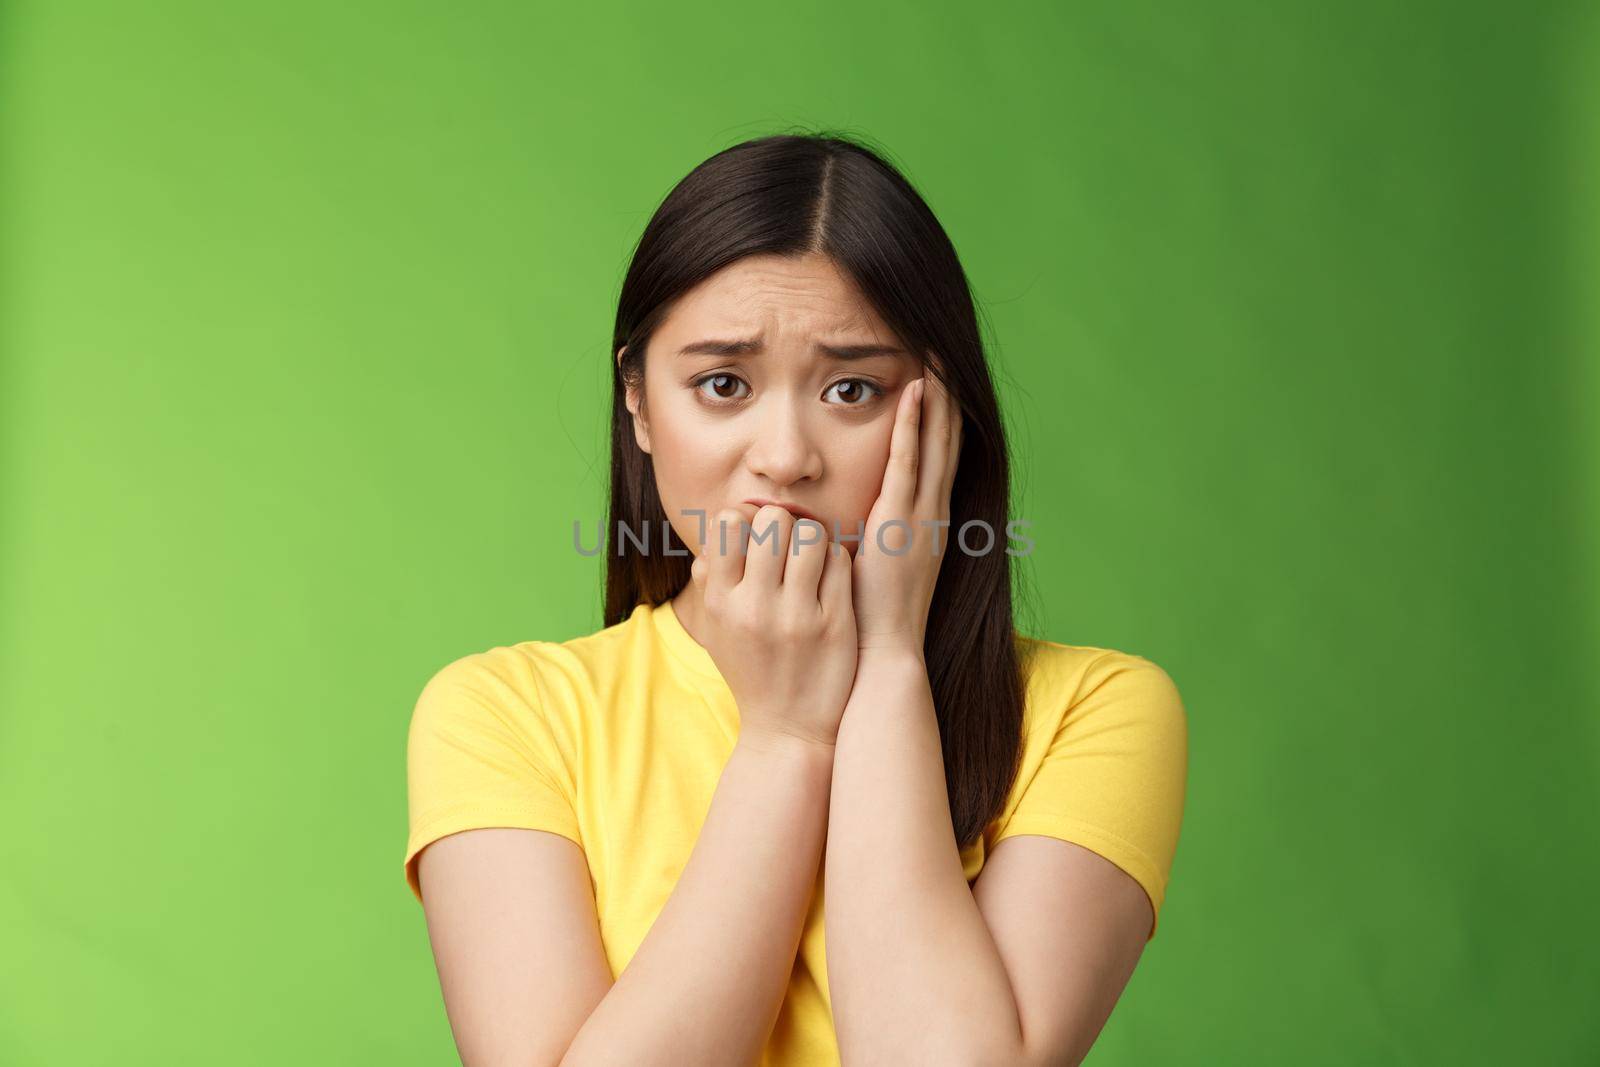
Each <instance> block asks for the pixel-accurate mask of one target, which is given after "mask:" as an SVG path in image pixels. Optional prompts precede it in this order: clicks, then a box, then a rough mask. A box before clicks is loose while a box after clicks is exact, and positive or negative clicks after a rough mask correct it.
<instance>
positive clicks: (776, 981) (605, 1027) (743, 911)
mask: <svg viewBox="0 0 1600 1067" xmlns="http://www.w3.org/2000/svg"><path fill="white" fill-rule="evenodd" d="M832 774H833V748H832V747H831V746H825V745H821V744H817V743H813V742H809V741H800V740H791V739H770V740H769V739H767V738H764V737H763V738H759V739H758V738H756V737H754V736H741V738H740V740H739V742H738V743H737V744H736V745H735V746H734V750H733V754H732V755H731V756H730V757H729V758H728V762H727V764H726V765H725V766H724V768H723V771H722V777H721V779H720V780H719V781H718V783H717V789H716V793H715V794H714V795H713V796H712V800H711V806H710V808H709V810H708V811H707V813H706V819H705V822H704V824H703V825H702V827H701V829H700V836H699V838H698V839H697V840H696V842H695V845H694V849H693V851H692V852H691V853H690V855H689V860H688V862H687V863H686V864H685V866H684V869H683V873H682V874H681V875H680V876H679V879H678V884H677V885H676V887H674V889H673V891H672V894H671V895H670V896H669V897H668V898H667V902H666V904H665V905H664V906H663V907H662V909H661V913H660V914H659V915H658V916H657V917H656V920H655V922H654V923H653V924H652V925H651V927H650V931H649V933H648V934H646V936H645V939H644V941H643V942H642V943H641V944H640V946H639V948H638V951H637V952H635V954H634V956H633V958H632V959H631V960H629V962H628V965H627V966H626V967H625V968H624V969H623V971H622V973H621V974H620V975H618V977H617V980H616V982H615V983H614V984H613V985H612V987H611V989H610V990H609V991H608V992H607V993H606V995H605V997H604V998H603V999H602V1000H601V1001H600V1003H599V1004H598V1005H597V1006H596V1007H595V1009H594V1011H593V1012H591V1013H590V1015H589V1018H588V1020H587V1021H585V1023H584V1024H583V1027H582V1029H580V1030H579V1031H578V1034H577V1036H576V1037H575V1038H574V1039H573V1042H572V1045H571V1046H570V1048H569V1049H568V1051H567V1054H566V1056H565V1057H564V1058H563V1059H562V1061H561V1062H562V1064H563V1067H580V1065H588V1064H604V1065H607V1067H609V1065H611V1064H617V1063H627V1064H695V1065H700V1064H707V1063H718V1064H742V1063H754V1062H755V1061H756V1059H757V1058H758V1056H759V1054H760V1051H761V1048H762V1046H763V1045H764V1044H765V1043H766V1040H767V1037H768V1035H769V1034H770V1032H771V1030H772V1026H773V1023H774V1022H775V1021H776V1019H777V1015H778V1009H779V1007H780V1006H781V1005H782V1002H783V998H784V994H785V993H786V991H787V989H788V984H789V975H790V972H791V971H792V970H793V968H794V958H795V953H796V951H797V950H798V948H799V944H800V935H801V931H802V929H803V927H804V924H805V917H806V912H807V910H808V907H809V903H810V897H811V891H812V889H813V887H814V886H815V883H816V877H817V872H818V869H819V865H820V864H821V857H822V846H823V838H824V835H825V833H826V830H827V818H828V792H829V788H830V784H831V780H832Z"/></svg>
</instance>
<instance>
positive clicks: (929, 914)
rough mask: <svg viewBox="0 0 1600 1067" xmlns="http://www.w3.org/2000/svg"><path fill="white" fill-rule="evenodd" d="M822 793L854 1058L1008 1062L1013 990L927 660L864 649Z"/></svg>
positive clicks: (835, 951)
mask: <svg viewBox="0 0 1600 1067" xmlns="http://www.w3.org/2000/svg"><path fill="white" fill-rule="evenodd" d="M836 749H837V751H836V757H835V762H834V773H833V788H832V794H831V799H830V801H829V815H828V827H827V841H826V858H825V859H824V864H825V875H824V877H825V878H826V880H827V886H828V900H827V909H828V916H827V922H828V987H829V991H830V992H831V993H832V1008H833V1019H834V1024H835V1026H836V1028H837V1032H838V1040H839V1049H840V1052H841V1053H842V1054H843V1056H844V1061H845V1062H846V1063H850V1062H853V1061H859V1062H861V1063H919V1064H929V1065H937V1064H946V1063H1003V1062H1012V1061H1010V1060H1008V1059H1006V1058H1005V1057H1003V1056H994V1055H991V1054H990V1052H991V1050H993V1049H996V1048H1001V1047H1005V1048H1016V1047H1019V1046H1020V1041H1021V1036H1020V1029H1019V1027H1018V1024H1017V1021H1016V1020H1017V1007H1016V1001H1015V999H1014V998H1013V996H1012V992H1011V985H1010V980H1009V979H1008V977H1007V975H1006V971H1005V967H1004V965H1003V963H1002V962H1001V960H1000V956H999V952H998V950H997V949H996V947H995V944H994V939H993V937H992V936H991V935H990V933H989V928H988V926H987V925H986V924H985V922H984V919H983V915H982V913H981V912H980V911H979V910H978V905H977V902H976V901H975V900H974V898H973V896H972V891H971V889H970V888H969V887H968V885H967V880H966V875H965V874H964V873H963V870H962V864H961V854H960V850H959V848H958V847H957V844H956V838H955V830H954V827H953V826H952V822H951V818H950V804H949V800H948V798H947V794H946V789H945V774H944V756H943V754H942V752H941V749H940V744H939V724H938V720H937V718H936V716H935V714H934V706H933V694H932V693H931V691H930V688H929V684H928V674H927V668H926V666H925V665H924V664H923V663H922V662H921V661H920V659H917V658H915V657H903V658H890V659H888V660H884V661H868V660H866V659H863V661H862V664H861V666H860V668H859V669H858V671H857V675H856V686H855V689H854V691H853V692H852V693H851V694H850V703H849V704H848V706H847V707H846V708H845V713H844V719H843V720H842V722H841V723H840V726H839V736H838V741H837V743H836Z"/></svg>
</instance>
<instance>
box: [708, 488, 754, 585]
mask: <svg viewBox="0 0 1600 1067" xmlns="http://www.w3.org/2000/svg"><path fill="white" fill-rule="evenodd" d="M748 536H749V531H748V529H747V528H746V527H745V525H744V515H743V514H742V513H741V512H740V511H739V510H738V509H737V508H723V509H722V510H721V511H719V512H717V514H716V516H715V517H714V518H713V519H712V521H711V525H710V527H709V528H708V529H707V530H706V543H705V545H704V546H703V547H702V548H701V549H700V555H701V558H703V559H705V561H706V562H705V564H704V566H705V568H706V588H707V589H713V590H716V591H717V592H726V591H727V590H729V589H732V588H733V587H734V586H736V585H738V584H739V579H740V578H742V577H743V576H744V559H743V556H744V541H745V539H746V538H747V537H748Z"/></svg>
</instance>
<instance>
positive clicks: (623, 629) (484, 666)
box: [429, 611, 649, 700]
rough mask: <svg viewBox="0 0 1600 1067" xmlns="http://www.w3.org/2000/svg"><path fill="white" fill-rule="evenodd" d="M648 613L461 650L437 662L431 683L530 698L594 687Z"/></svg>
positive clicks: (633, 638) (625, 649) (631, 640)
mask: <svg viewBox="0 0 1600 1067" xmlns="http://www.w3.org/2000/svg"><path fill="white" fill-rule="evenodd" d="M648 621H649V620H648V616H647V615H644V614H642V613H640V612H638V611H635V612H634V613H633V614H631V615H630V616H629V617H627V618H625V619H623V620H622V621H620V622H618V623H615V624H613V625H610V626H603V627H601V628H599V629H597V630H592V631H587V632H584V633H580V634H578V635H576V636H572V637H565V638H525V639H523V640H520V641H511V642H506V643H503V644H498V645H493V646H491V647H488V648H481V649H478V650H475V651H471V652H467V653H465V654H462V655H459V656H457V657H456V658H454V659H451V660H448V661H447V662H445V663H444V665H443V666H441V667H439V668H438V669H437V670H436V671H435V673H434V675H433V677H432V678H431V679H430V681H429V684H430V685H435V684H443V685H455V686H460V685H468V686H472V687H474V688H480V689H481V688H483V687H485V686H487V687H490V688H500V689H503V690H505V691H507V693H508V694H515V695H518V696H522V697H524V698H528V699H530V700H531V699H532V698H534V697H536V696H538V695H539V694H540V693H541V692H544V691H548V690H549V689H550V687H551V686H552V685H554V686H555V687H556V688H559V689H568V690H571V689H573V688H576V689H590V688H592V683H593V682H594V681H595V680H596V679H603V678H605V677H607V676H609V675H611V674H613V673H615V671H614V668H615V666H616V664H617V663H618V662H619V661H621V660H623V659H625V658H626V656H627V655H628V649H629V648H630V647H632V646H633V645H635V644H636V643H637V641H638V640H639V638H640V637H641V626H642V625H643V624H645V623H648Z"/></svg>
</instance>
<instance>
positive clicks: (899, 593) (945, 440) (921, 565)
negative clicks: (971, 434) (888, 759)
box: [852, 372, 961, 658]
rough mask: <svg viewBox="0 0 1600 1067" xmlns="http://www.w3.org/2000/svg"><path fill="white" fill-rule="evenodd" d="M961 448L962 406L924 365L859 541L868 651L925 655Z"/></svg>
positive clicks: (862, 643)
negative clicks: (931, 610) (923, 370)
mask: <svg viewBox="0 0 1600 1067" xmlns="http://www.w3.org/2000/svg"><path fill="white" fill-rule="evenodd" d="M960 452H961V412H960V410H959V409H958V408H957V407H956V405H955V403H954V401H952V400H951V399H950V394H949V392H948V391H946V389H945V388H944V385H943V384H942V383H941V382H940V381H939V380H938V379H937V378H934V377H931V376H929V375H928V374H927V373H926V372H924V374H923V377H921V378H918V379H917V380H916V381H914V382H911V383H910V384H909V385H907V386H906V388H905V389H903V390H901V392H900V403H899V406H898V407H897V408H896V409H895V419H894V429H893V431H892V432H891V436H890V439H889V462H888V465H887V467H886V468H885V470H884V473H883V487H882V488H881V489H880V490H879V491H878V499H877V501H876V502H874V504H873V505H872V510H871V511H870V512H868V514H867V522H866V528H865V531H864V534H863V536H862V540H861V545H860V547H858V548H857V549H856V556H855V563H854V565H853V572H854V574H853V576H854V579H855V580H854V583H853V584H854V588H853V591H852V592H853V596H854V601H855V612H856V642H857V646H858V647H859V649H860V650H861V653H862V654H863V655H865V654H867V653H868V652H869V651H872V652H874V653H876V652H877V651H879V650H888V651H896V650H898V651H907V652H911V653H913V654H914V655H916V656H917V657H919V658H920V657H921V656H922V642H923V637H924V635H925V634H926V633H927V628H928V607H929V605H931V604H932V603H933V587H934V583H935V582H936V581H937V580H938V577H939V566H940V564H941V563H943V562H944V553H945V549H946V548H947V546H948V545H949V543H950V538H951V537H952V536H954V534H955V531H954V530H952V529H950V527H949V522H950V488H951V486H952V485H953V484H954V483H955V477H956V459H957V457H958V456H959V454H960ZM936 523H941V524H942V525H935V524H936ZM880 531H881V535H880ZM880 536H881V545H880ZM885 548H886V549H887V551H886V550H885Z"/></svg>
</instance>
